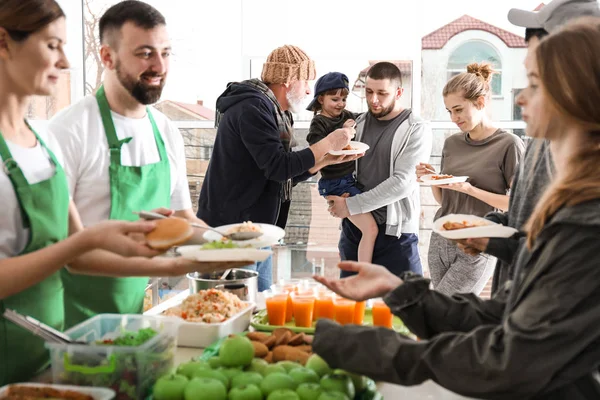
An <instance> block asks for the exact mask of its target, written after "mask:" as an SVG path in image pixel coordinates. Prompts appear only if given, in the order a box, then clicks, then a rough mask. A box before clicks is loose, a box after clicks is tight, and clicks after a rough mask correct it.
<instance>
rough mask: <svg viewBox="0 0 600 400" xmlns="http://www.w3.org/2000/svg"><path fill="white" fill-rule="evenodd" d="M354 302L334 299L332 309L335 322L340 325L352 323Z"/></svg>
mask: <svg viewBox="0 0 600 400" xmlns="http://www.w3.org/2000/svg"><path fill="white" fill-rule="evenodd" d="M355 307H356V302H355V301H354V300H349V299H345V298H343V297H336V298H335V300H334V301H333V309H334V313H335V322H337V323H338V324H340V325H347V324H352V323H354V309H355Z"/></svg>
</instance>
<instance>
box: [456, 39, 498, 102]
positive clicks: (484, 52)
mask: <svg viewBox="0 0 600 400" xmlns="http://www.w3.org/2000/svg"><path fill="white" fill-rule="evenodd" d="M474 62H476V63H482V62H488V63H490V64H491V65H492V67H493V68H494V69H495V70H496V71H498V73H497V74H494V76H493V78H492V94H493V95H501V94H502V62H501V61H500V56H499V55H498V52H497V51H496V50H495V49H494V48H493V47H492V46H490V45H489V44H487V43H485V42H482V41H469V42H466V43H464V44H461V45H460V46H459V47H458V48H457V49H456V50H454V51H453V52H452V54H451V55H450V59H449V60H448V79H450V78H452V77H453V76H454V75H458V74H460V73H461V72H465V71H466V70H467V65H469V64H471V63H474Z"/></svg>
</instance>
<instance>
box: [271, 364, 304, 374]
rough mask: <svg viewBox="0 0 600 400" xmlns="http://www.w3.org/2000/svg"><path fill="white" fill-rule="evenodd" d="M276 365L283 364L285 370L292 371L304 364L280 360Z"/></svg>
mask: <svg viewBox="0 0 600 400" xmlns="http://www.w3.org/2000/svg"><path fill="white" fill-rule="evenodd" d="M276 365H281V366H282V367H283V368H285V372H290V371H291V370H293V369H294V368H298V367H301V366H302V364H299V363H297V362H293V361H279V362H278V363H277V364H276Z"/></svg>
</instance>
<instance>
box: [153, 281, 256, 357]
mask: <svg viewBox="0 0 600 400" xmlns="http://www.w3.org/2000/svg"><path fill="white" fill-rule="evenodd" d="M188 296H189V291H188V290H186V291H183V292H181V293H180V294H178V295H177V296H175V297H173V298H172V299H169V300H167V301H165V302H164V303H161V304H160V305H159V306H158V307H154V308H152V309H150V310H148V311H146V312H145V313H144V315H149V316H155V317H156V318H159V319H162V318H175V319H176V320H177V321H179V332H178V334H177V343H178V345H179V346H182V347H208V346H210V344H211V343H213V342H216V341H217V340H219V339H221V338H223V337H225V336H228V335H230V334H232V333H241V332H244V331H245V330H247V329H248V327H249V326H250V318H251V317H252V311H253V310H254V307H255V306H256V304H255V303H253V302H246V301H245V302H244V303H245V304H246V305H247V307H246V308H244V309H243V310H242V311H240V312H239V313H237V314H235V315H234V316H232V317H231V318H229V319H228V320H227V321H225V322H219V323H211V324H209V323H204V322H188V321H186V320H184V319H181V318H178V317H171V316H169V317H167V316H163V315H161V314H162V312H163V311H165V310H167V309H169V308H171V307H175V306H178V305H179V304H181V302H182V301H183V300H185V298H186V297H188Z"/></svg>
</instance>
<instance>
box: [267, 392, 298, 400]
mask: <svg viewBox="0 0 600 400" xmlns="http://www.w3.org/2000/svg"><path fill="white" fill-rule="evenodd" d="M267 400H300V397H298V394H297V393H296V392H294V391H293V390H291V389H278V390H275V391H273V392H272V393H271V394H270V395H269V397H267Z"/></svg>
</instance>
